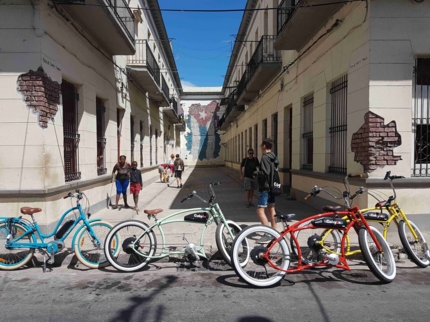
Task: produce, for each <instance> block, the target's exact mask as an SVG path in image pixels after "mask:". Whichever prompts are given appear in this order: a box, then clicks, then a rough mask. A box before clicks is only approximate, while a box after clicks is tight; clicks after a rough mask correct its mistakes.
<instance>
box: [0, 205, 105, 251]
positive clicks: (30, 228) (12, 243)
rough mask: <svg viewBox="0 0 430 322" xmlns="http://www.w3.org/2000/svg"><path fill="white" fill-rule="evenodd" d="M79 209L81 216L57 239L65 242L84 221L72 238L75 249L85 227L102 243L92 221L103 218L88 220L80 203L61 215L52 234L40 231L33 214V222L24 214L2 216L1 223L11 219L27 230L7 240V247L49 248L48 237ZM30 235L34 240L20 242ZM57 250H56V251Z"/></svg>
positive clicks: (53, 233)
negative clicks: (76, 241) (77, 239)
mask: <svg viewBox="0 0 430 322" xmlns="http://www.w3.org/2000/svg"><path fill="white" fill-rule="evenodd" d="M75 210H78V211H79V217H77V218H76V219H75V221H74V222H73V225H72V226H71V227H70V228H69V229H68V230H67V231H66V232H65V234H64V235H63V237H61V238H60V239H58V240H57V241H59V242H64V240H65V239H66V238H67V237H68V236H69V234H70V232H71V231H72V230H73V229H74V228H75V227H76V226H77V225H78V224H79V222H81V221H83V225H82V226H80V227H79V229H78V230H77V231H76V233H75V235H74V236H73V240H72V249H73V250H74V247H75V239H76V238H77V236H78V234H79V232H80V231H81V230H82V229H83V228H84V227H87V228H88V231H89V233H90V234H91V236H92V237H93V238H95V240H96V242H97V245H101V242H100V240H99V239H98V238H97V236H96V234H95V232H94V230H93V229H92V228H91V225H90V223H91V222H94V221H101V220H102V219H101V218H95V219H92V220H87V218H86V216H85V214H84V212H83V210H82V206H81V205H80V204H79V203H78V205H77V206H76V207H73V208H70V209H69V210H67V211H66V212H65V213H64V214H63V216H62V217H61V219H60V220H59V222H58V224H57V226H56V227H55V228H54V231H53V232H52V233H50V234H46V235H45V234H42V232H41V231H40V227H39V225H38V223H37V221H35V220H34V217H33V215H31V218H32V220H33V223H31V222H30V221H29V220H27V219H23V218H22V216H20V217H12V218H11V217H0V222H1V223H5V224H7V223H8V221H10V222H11V223H16V224H19V225H21V226H23V228H25V229H26V230H25V231H24V233H23V234H22V235H19V236H18V237H17V238H14V239H12V240H7V241H6V249H17V248H25V249H28V248H31V249H43V248H46V249H47V248H48V246H50V242H45V239H46V238H51V237H52V236H54V235H55V234H56V233H57V231H58V229H59V227H60V225H61V223H62V222H63V220H64V218H65V217H66V216H67V215H68V214H69V213H71V212H72V211H75ZM34 233H37V235H38V236H39V239H40V242H38V241H37V236H36V234H34ZM27 236H30V238H31V240H32V241H33V242H30V243H29V242H25V243H24V242H19V241H20V240H21V239H22V238H24V237H27ZM55 252H56V251H55Z"/></svg>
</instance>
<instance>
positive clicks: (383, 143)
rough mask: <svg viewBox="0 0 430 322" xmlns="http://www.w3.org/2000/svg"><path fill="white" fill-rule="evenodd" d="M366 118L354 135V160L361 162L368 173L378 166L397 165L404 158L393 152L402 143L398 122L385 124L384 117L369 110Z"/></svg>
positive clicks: (352, 144)
mask: <svg viewBox="0 0 430 322" xmlns="http://www.w3.org/2000/svg"><path fill="white" fill-rule="evenodd" d="M364 120H365V122H364V124H363V125H362V126H361V127H360V129H359V130H358V131H357V132H355V133H354V134H353V135H352V140H351V151H352V152H354V153H355V156H354V160H355V161H356V162H358V163H361V164H362V165H363V168H364V172H367V173H369V172H372V171H374V170H376V169H377V168H378V167H379V168H383V167H384V166H386V165H395V164H396V163H397V161H399V160H401V159H402V157H401V156H395V155H394V154H393V149H394V148H395V147H398V146H400V145H401V144H402V138H401V136H400V134H399V133H398V132H397V130H396V122H395V121H391V122H390V123H388V124H387V125H384V119H383V118H382V117H380V116H379V115H376V114H375V113H372V112H367V113H366V114H365V115H364Z"/></svg>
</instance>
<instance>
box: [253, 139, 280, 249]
mask: <svg viewBox="0 0 430 322" xmlns="http://www.w3.org/2000/svg"><path fill="white" fill-rule="evenodd" d="M272 147H273V141H272V140H271V139H264V140H263V142H262V143H261V145H260V148H261V154H262V157H261V162H260V171H257V172H256V175H257V178H258V187H259V191H260V197H259V198H258V205H257V215H258V218H259V219H260V222H261V223H262V224H263V225H266V226H268V225H269V221H268V220H267V216H266V213H265V210H266V208H267V210H268V214H267V215H268V216H269V220H270V223H271V226H272V228H274V229H276V222H275V214H276V210H275V196H274V195H273V194H272V193H271V192H270V187H272V183H273V176H274V173H275V169H277V168H278V165H279V161H278V158H277V157H276V155H275V154H274V153H273V152H272ZM271 239H272V238H271V236H270V235H266V236H263V237H261V238H260V240H259V241H260V242H261V243H264V242H267V241H269V240H271Z"/></svg>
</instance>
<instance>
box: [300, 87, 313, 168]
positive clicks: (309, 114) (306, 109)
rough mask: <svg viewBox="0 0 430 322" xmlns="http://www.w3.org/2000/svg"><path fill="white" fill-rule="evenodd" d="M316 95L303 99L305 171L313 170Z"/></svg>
mask: <svg viewBox="0 0 430 322" xmlns="http://www.w3.org/2000/svg"><path fill="white" fill-rule="evenodd" d="M313 112H314V94H311V95H308V96H306V97H305V98H304V99H303V134H302V138H303V166H302V167H303V169H306V170H312V169H313V166H312V165H313V154H314V133H313V126H314V121H313Z"/></svg>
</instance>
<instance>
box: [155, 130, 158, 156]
mask: <svg viewBox="0 0 430 322" xmlns="http://www.w3.org/2000/svg"><path fill="white" fill-rule="evenodd" d="M155 164H158V129H155Z"/></svg>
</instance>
